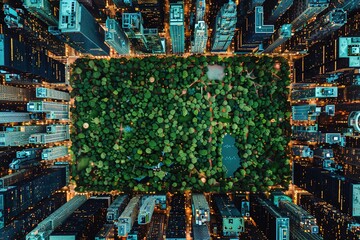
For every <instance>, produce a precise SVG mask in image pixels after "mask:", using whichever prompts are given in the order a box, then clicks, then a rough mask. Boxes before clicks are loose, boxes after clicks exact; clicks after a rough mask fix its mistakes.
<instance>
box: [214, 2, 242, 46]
mask: <svg viewBox="0 0 360 240" xmlns="http://www.w3.org/2000/svg"><path fill="white" fill-rule="evenodd" d="M236 13H237V12H236V3H235V2H233V1H232V0H229V3H226V4H225V5H224V6H223V7H222V8H221V10H220V12H219V13H218V15H217V17H216V22H215V27H214V33H213V36H212V41H211V51H212V52H226V50H227V49H228V47H229V46H230V44H231V41H232V39H233V37H234V34H235V27H236V22H237V16H236Z"/></svg>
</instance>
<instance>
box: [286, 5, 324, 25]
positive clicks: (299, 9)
mask: <svg viewBox="0 0 360 240" xmlns="http://www.w3.org/2000/svg"><path fill="white" fill-rule="evenodd" d="M329 2H330V1H329V0H300V1H296V2H295V3H296V5H295V8H294V10H295V11H294V19H293V20H292V22H291V25H292V26H293V29H294V31H297V30H299V29H301V28H302V26H303V24H305V23H307V21H309V20H310V19H311V18H313V17H315V16H317V15H318V14H319V13H321V12H322V11H324V10H325V9H326V8H327V7H328V6H329Z"/></svg>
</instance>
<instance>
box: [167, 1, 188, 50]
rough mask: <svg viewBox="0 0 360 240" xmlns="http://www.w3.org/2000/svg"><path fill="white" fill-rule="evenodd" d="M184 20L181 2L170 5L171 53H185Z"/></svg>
mask: <svg viewBox="0 0 360 240" xmlns="http://www.w3.org/2000/svg"><path fill="white" fill-rule="evenodd" d="M184 24H185V20H184V4H183V2H177V3H170V38H171V46H172V52H173V53H175V54H181V53H184V52H185V26H184Z"/></svg>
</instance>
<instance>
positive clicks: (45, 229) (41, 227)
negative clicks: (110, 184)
mask: <svg viewBox="0 0 360 240" xmlns="http://www.w3.org/2000/svg"><path fill="white" fill-rule="evenodd" d="M85 201H86V197H85V196H83V195H77V196H75V197H73V198H72V199H71V200H70V201H68V202H67V203H65V204H64V205H62V206H61V207H60V208H59V209H57V210H56V211H55V212H53V213H52V214H51V215H50V216H48V217H47V218H46V219H44V220H43V221H42V222H40V223H39V224H38V225H37V226H36V227H35V228H34V229H33V230H32V231H30V232H29V233H28V234H27V235H26V240H34V239H39V238H41V237H44V238H49V236H50V234H51V233H52V232H53V231H54V230H55V229H56V228H57V227H58V226H60V225H61V224H62V223H63V222H64V221H65V220H66V219H67V218H68V217H69V216H70V215H71V214H72V213H73V212H74V211H75V209H77V208H79V207H80V206H81V205H82V204H83V203H84V202H85Z"/></svg>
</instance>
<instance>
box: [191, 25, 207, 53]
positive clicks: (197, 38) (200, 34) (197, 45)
mask: <svg viewBox="0 0 360 240" xmlns="http://www.w3.org/2000/svg"><path fill="white" fill-rule="evenodd" d="M207 39H208V28H207V25H206V23H205V21H198V22H197V23H196V24H195V30H194V42H193V44H192V46H191V52H192V53H204V51H205V49H206V43H207Z"/></svg>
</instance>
